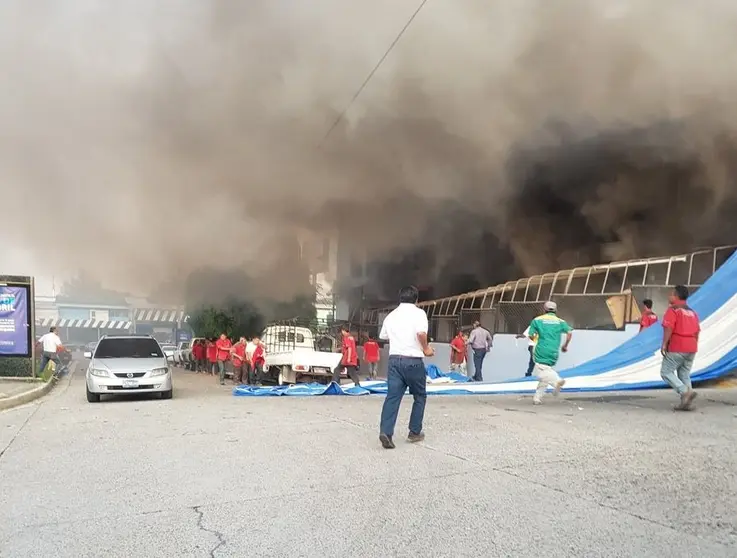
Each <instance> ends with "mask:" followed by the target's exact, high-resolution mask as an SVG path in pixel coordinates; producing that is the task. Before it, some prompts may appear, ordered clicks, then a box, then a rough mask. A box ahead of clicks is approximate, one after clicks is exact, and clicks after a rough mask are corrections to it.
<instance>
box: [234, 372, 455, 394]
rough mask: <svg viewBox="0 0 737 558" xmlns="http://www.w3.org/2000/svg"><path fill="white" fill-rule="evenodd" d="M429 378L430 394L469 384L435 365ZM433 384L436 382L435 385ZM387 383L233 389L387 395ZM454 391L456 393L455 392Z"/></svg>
mask: <svg viewBox="0 0 737 558" xmlns="http://www.w3.org/2000/svg"><path fill="white" fill-rule="evenodd" d="M426 370H427V377H428V382H429V383H428V386H427V389H428V392H430V390H431V387H442V388H444V390H445V392H447V393H451V392H452V393H459V392H458V391H457V390H458V389H462V388H461V386H462V385H463V383H465V382H468V378H467V377H466V376H463V375H462V374H457V373H455V372H441V371H440V369H439V368H438V367H437V366H435V365H434V364H430V365H428V366H427V367H426ZM433 382H436V383H435V384H433ZM386 389H387V388H386V382H385V381H383V380H369V381H366V382H361V385H360V387H359V386H354V385H341V386H339V385H338V384H336V383H335V382H332V383H331V384H330V385H327V386H325V385H323V384H315V383H313V384H296V385H293V386H273V387H272V386H269V387H256V386H245V385H244V386H237V387H235V388H233V395H238V396H247V397H264V396H274V395H276V396H279V395H293V396H300V395H301V396H306V395H370V394H372V393H386ZM454 389H455V390H456V391H454Z"/></svg>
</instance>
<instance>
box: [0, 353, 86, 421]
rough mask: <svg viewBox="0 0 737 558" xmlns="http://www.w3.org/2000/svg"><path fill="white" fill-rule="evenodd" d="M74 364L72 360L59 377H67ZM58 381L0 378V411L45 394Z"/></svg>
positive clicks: (53, 379)
mask: <svg viewBox="0 0 737 558" xmlns="http://www.w3.org/2000/svg"><path fill="white" fill-rule="evenodd" d="M75 366H76V364H75V363H74V361H72V362H71V363H70V364H69V368H68V371H67V373H66V374H64V376H62V378H61V379H64V378H67V377H69V376H70V375H71V374H72V372H73V371H74V367H75ZM58 381H59V379H57V378H51V379H50V380H49V381H44V380H43V379H41V378H0V411H3V410H5V409H12V408H13V407H17V406H18V405H25V404H26V403H29V402H31V401H33V400H34V399H38V398H39V397H43V396H44V395H46V394H47V393H48V392H49V391H51V389H52V388H53V387H54V385H55V384H56V383H57V382H58Z"/></svg>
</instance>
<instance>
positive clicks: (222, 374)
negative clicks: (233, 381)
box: [218, 360, 225, 384]
mask: <svg viewBox="0 0 737 558" xmlns="http://www.w3.org/2000/svg"><path fill="white" fill-rule="evenodd" d="M218 372H219V373H220V383H221V384H224V383H225V361H224V360H218Z"/></svg>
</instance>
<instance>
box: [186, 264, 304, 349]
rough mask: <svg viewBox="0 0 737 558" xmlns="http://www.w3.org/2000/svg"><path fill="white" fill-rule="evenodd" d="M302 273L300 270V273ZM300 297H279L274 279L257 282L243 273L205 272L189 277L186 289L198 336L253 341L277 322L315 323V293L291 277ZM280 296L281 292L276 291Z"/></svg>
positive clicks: (189, 312) (198, 272)
mask: <svg viewBox="0 0 737 558" xmlns="http://www.w3.org/2000/svg"><path fill="white" fill-rule="evenodd" d="M298 271H299V270H298ZM290 277H291V278H292V281H293V285H292V286H293V287H295V288H294V290H295V291H297V292H298V293H299V294H297V295H296V296H293V297H291V298H290V299H288V300H283V299H281V297H277V296H275V295H274V294H273V293H274V292H275V289H274V288H273V286H274V281H273V280H272V277H271V276H270V275H264V276H261V277H258V278H253V277H251V276H249V275H247V274H246V273H244V272H243V271H240V270H229V271H220V270H212V269H201V270H198V271H197V272H195V273H193V274H191V275H190V276H189V277H188V280H187V284H186V286H185V297H186V300H187V304H186V306H187V313H188V314H189V324H190V326H191V327H192V329H193V331H194V332H195V334H196V335H198V336H201V337H216V336H218V335H220V334H221V333H225V334H227V335H228V336H229V337H240V336H246V337H250V336H253V335H257V334H259V333H261V331H263V329H264V327H265V326H266V325H267V324H268V323H270V322H274V321H283V320H296V321H298V322H299V323H300V324H306V325H307V324H311V323H312V322H314V321H315V316H316V311H315V290H314V287H313V286H312V285H311V284H310V283H309V281H308V280H307V276H306V275H305V276H304V280H303V281H302V282H301V283H299V282H297V281H299V280H301V276H300V275H299V274H298V273H295V274H294V275H290ZM276 291H277V292H278V289H277V290H276Z"/></svg>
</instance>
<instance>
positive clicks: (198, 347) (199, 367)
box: [192, 339, 205, 373]
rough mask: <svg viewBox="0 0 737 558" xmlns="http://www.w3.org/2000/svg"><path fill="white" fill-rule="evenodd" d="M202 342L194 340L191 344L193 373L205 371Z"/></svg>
mask: <svg viewBox="0 0 737 558" xmlns="http://www.w3.org/2000/svg"><path fill="white" fill-rule="evenodd" d="M203 343H204V341H202V340H201V339H195V340H194V342H193V343H192V358H193V359H194V369H195V372H197V373H199V372H204V371H205V346H204V345H203Z"/></svg>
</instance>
